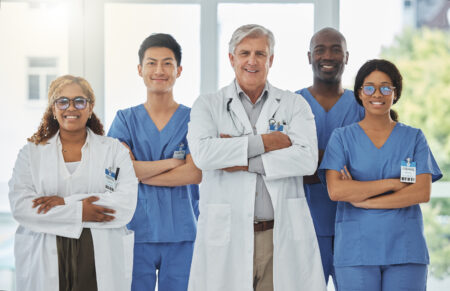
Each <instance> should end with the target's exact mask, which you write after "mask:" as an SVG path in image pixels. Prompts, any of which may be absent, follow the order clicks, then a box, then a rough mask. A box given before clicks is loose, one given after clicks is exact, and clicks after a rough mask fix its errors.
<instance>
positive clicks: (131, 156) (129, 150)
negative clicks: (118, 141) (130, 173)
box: [122, 142, 136, 161]
mask: <svg viewBox="0 0 450 291" xmlns="http://www.w3.org/2000/svg"><path fill="white" fill-rule="evenodd" d="M122 144H123V145H124V146H125V147H126V148H127V149H128V152H129V153H130V158H131V160H132V161H136V158H135V157H134V155H133V152H132V151H131V149H130V147H129V146H128V145H127V144H126V143H124V142H122Z"/></svg>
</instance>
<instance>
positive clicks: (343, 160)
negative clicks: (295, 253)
mask: <svg viewBox="0 0 450 291" xmlns="http://www.w3.org/2000/svg"><path fill="white" fill-rule="evenodd" d="M407 158H411V161H414V162H416V167H417V168H416V175H420V174H424V173H429V174H431V175H432V181H433V182H434V181H437V180H439V179H440V178H441V177H442V174H441V171H440V169H439V167H438V165H437V164H436V161H435V159H434V157H433V154H432V153H431V150H430V148H429V147H428V144H427V141H426V139H425V136H424V135H423V133H422V131H421V130H420V129H416V128H413V127H410V126H407V125H404V124H402V123H397V124H396V125H395V127H394V129H393V130H392V132H391V134H390V136H389V138H388V139H387V140H386V142H385V143H384V145H383V146H382V147H381V148H380V149H378V148H376V147H375V145H374V144H373V143H372V141H371V140H370V138H369V137H368V136H367V135H366V133H365V132H364V130H363V129H362V128H361V126H360V125H359V124H358V123H354V124H352V125H349V126H346V127H343V128H339V129H336V130H335V131H334V132H333V134H332V135H331V138H330V141H329V142H328V146H327V148H326V151H325V155H324V157H323V160H322V163H321V165H320V168H319V177H320V178H321V180H322V181H323V182H326V178H325V170H327V169H331V170H335V171H340V170H341V169H343V167H344V165H347V168H348V169H349V171H350V174H351V175H352V177H353V179H354V180H358V181H373V180H381V179H391V178H395V179H398V178H400V165H401V162H402V161H406V159H407ZM380 194H382V193H380ZM385 194H386V195H389V193H385ZM405 263H417V264H428V263H429V257H428V250H427V246H426V243H425V237H424V235H423V219H422V212H421V210H420V206H419V205H412V206H409V207H405V208H398V209H363V208H357V207H354V206H353V205H352V204H351V203H348V202H341V201H340V202H338V208H337V214H336V236H335V255H334V265H335V266H336V267H343V266H358V265H392V264H405Z"/></svg>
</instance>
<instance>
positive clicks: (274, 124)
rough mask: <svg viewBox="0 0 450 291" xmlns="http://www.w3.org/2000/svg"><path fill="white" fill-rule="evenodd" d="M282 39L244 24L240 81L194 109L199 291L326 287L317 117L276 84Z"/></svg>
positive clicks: (235, 57) (191, 138) (317, 290)
mask: <svg viewBox="0 0 450 291" xmlns="http://www.w3.org/2000/svg"><path fill="white" fill-rule="evenodd" d="M274 43H275V41H274V37H273V34H272V32H270V31H269V30H268V29H266V28H264V27H262V26H260V25H254V24H251V25H244V26H241V27H239V28H238V29H237V30H236V31H235V32H234V33H233V36H232V38H231V40H230V44H229V58H230V62H231V65H232V67H233V69H234V72H235V76H236V79H235V80H234V81H233V82H232V83H231V84H230V85H228V86H227V87H225V88H222V89H221V90H220V91H219V92H217V93H215V94H209V95H204V96H200V97H199V98H198V99H197V101H196V102H195V104H194V106H193V108H192V111H191V121H190V123H189V131H188V136H187V138H188V143H189V146H190V149H191V155H192V158H193V160H194V163H195V164H196V165H197V167H198V168H200V169H201V170H202V171H203V181H202V184H201V187H200V217H199V221H198V232H197V237H196V241H195V246H194V257H193V261H192V267H191V274H190V278H189V290H190V291H203V290H204V291H212V290H214V291H216V290H224V291H230V290H233V291H247V290H248V291H250V290H257V291H266V290H276V291H291V290H292V291H294V290H295V291H299V290H300V291H301V290H305V291H306V290H307V291H321V290H326V287H325V279H324V276H323V271H322V265H321V261H320V254H319V248H318V245H317V240H316V236H315V233H314V227H313V224H312V219H311V216H310V213H309V209H308V205H307V203H306V200H305V194H304V191H303V176H305V175H311V174H313V173H314V171H315V169H316V167H317V160H318V150H317V138H316V128H315V124H314V116H313V114H312V112H311V108H310V107H309V105H308V103H307V102H306V101H305V100H304V99H303V98H298V95H296V94H294V93H292V92H289V91H283V90H280V89H278V88H275V87H273V86H272V85H271V84H270V83H269V82H268V81H267V75H268V73H269V69H270V67H271V66H272V62H273V57H274V54H273V51H274Z"/></svg>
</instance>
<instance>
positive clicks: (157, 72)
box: [155, 63, 163, 74]
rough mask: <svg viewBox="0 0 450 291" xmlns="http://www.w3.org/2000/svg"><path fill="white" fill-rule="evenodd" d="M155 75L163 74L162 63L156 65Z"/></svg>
mask: <svg viewBox="0 0 450 291" xmlns="http://www.w3.org/2000/svg"><path fill="white" fill-rule="evenodd" d="M155 73H156V74H162V73H163V64H162V63H158V65H156V71H155Z"/></svg>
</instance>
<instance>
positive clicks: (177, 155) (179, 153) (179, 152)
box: [173, 143, 186, 160]
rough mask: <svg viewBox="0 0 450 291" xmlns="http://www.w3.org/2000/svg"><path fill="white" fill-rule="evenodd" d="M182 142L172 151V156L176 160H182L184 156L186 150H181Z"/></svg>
mask: <svg viewBox="0 0 450 291" xmlns="http://www.w3.org/2000/svg"><path fill="white" fill-rule="evenodd" d="M183 147H184V143H180V145H179V146H178V150H177V151H174V152H173V158H174V159H177V160H184V158H185V156H186V151H185V150H183Z"/></svg>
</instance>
